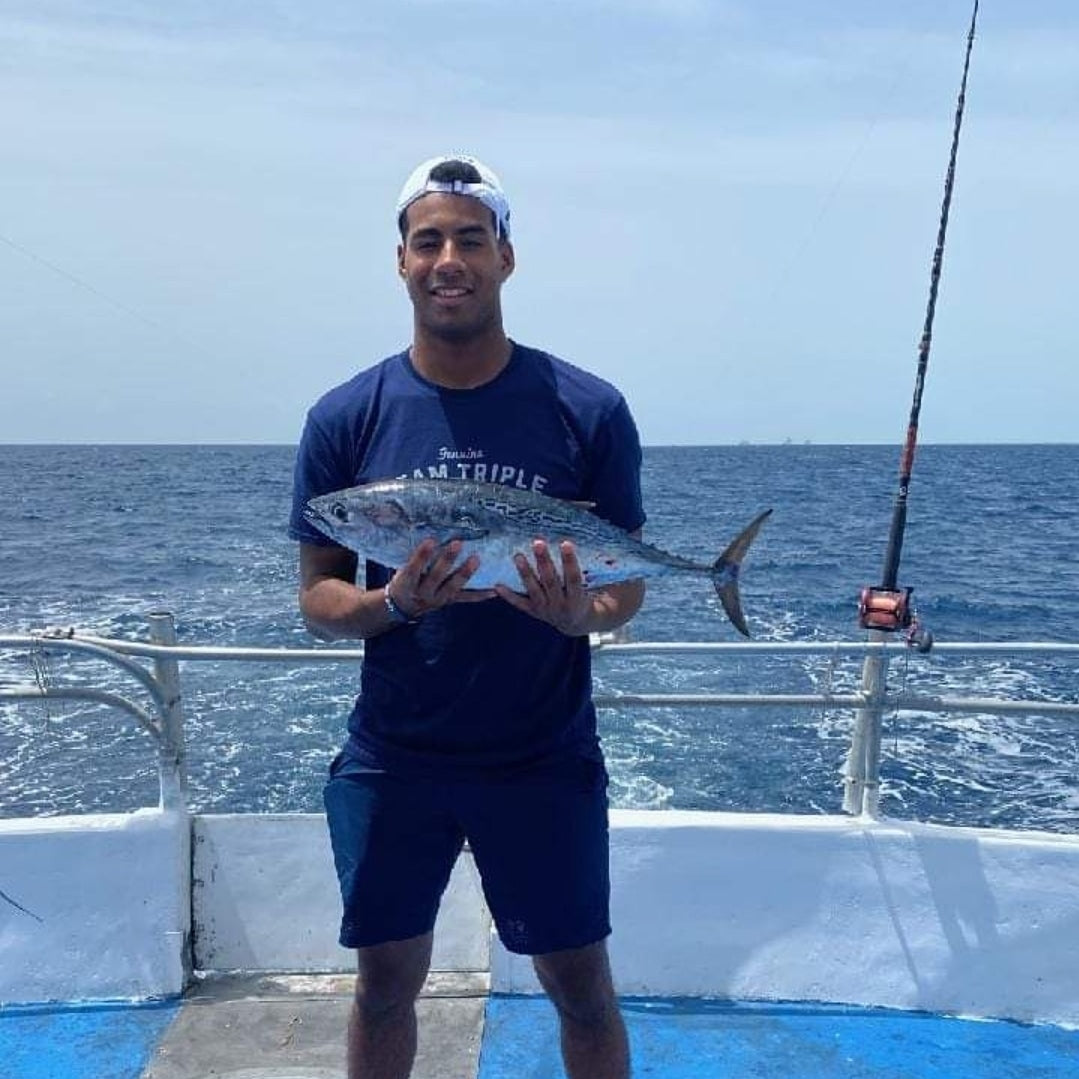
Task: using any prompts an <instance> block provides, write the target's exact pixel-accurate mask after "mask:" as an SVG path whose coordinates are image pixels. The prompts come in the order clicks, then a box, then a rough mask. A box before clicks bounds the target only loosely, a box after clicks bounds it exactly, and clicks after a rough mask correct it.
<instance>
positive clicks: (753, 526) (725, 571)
mask: <svg viewBox="0 0 1079 1079" xmlns="http://www.w3.org/2000/svg"><path fill="white" fill-rule="evenodd" d="M771 513H772V511H771V510H765V511H764V513H762V514H760V515H759V516H757V517H755V518H754V519H753V520H752V521H750V523H749V524H748V525H747V526H746V527H745V528H744V529H743V530H742V531H741V532H740V533H739V534H738V536H737V537H736V538H735V539H734V540H733V541H732V542H731V544H730V546H729V547H728V548H727V549H726V550H725V551H724V552H723V553H722V554H721V555H720V556H719V558H717V559H716V560H715V562H714V563H713V564H712V584H713V586H714V587H715V590H716V595H717V596H719V602H720V603H722V604H723V610H724V611H726V612H727V617H728V618H729V619H730V620H731V623H732V624H733V625H734V628H735V629H736V630H738V632H739V633H741V634H742V636H744V637H748V636H749V629H748V627H747V626H746V616H745V615H744V614H743V613H742V597H741V596H740V595H739V593H738V574H739V571H740V570H741V568H742V559H743V558H745V556H746V552H747V551H748V550H749V547H750V544H751V543H752V542H753V541H754V540H755V539H756V538H757V533H758V532H759V531H760V530H761V525H763V524H764V522H765V521H766V520H767V519H768V518H769V516H771Z"/></svg>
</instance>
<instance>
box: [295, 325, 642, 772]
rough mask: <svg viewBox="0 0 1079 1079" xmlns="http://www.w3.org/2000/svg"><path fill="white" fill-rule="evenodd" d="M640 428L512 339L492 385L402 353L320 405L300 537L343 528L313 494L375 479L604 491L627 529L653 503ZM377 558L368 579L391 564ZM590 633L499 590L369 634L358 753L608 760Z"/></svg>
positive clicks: (573, 495)
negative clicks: (435, 374) (600, 732)
mask: <svg viewBox="0 0 1079 1079" xmlns="http://www.w3.org/2000/svg"><path fill="white" fill-rule="evenodd" d="M640 467H641V449H640V441H639V438H638V435H637V429H636V426H635V425H634V422H633V419H632V417H631V415H630V412H629V409H628V407H627V406H626V403H625V401H624V399H623V398H622V396H621V395H620V394H619V392H618V391H617V390H616V389H615V388H614V387H612V386H611V385H610V384H608V383H606V382H604V381H603V380H602V379H599V378H597V377H596V376H595V375H591V374H589V373H587V372H586V371H582V370H581V369H579V368H577V367H574V366H573V365H571V364H569V363H566V362H565V361H564V360H560V359H558V358H557V357H554V356H550V355H548V354H547V353H544V352H539V351H537V350H535V349H530V348H525V347H524V346H522V345H517V344H515V345H514V346H513V351H512V354H511V356H510V360H509V363H508V364H507V365H506V367H505V368H504V369H503V370H502V371H501V372H500V373H499V374H498V376H496V377H495V378H494V379H493V380H492V381H491V382H488V383H486V384H485V385H483V386H480V387H478V388H475V389H469V390H454V389H447V388H445V387H442V386H437V385H435V384H433V383H431V382H429V381H427V380H426V379H424V378H423V377H421V376H420V375H419V374H418V373H417V372H416V370H415V368H414V367H413V366H412V363H411V361H410V359H409V356H408V353H407V352H403V353H399V354H398V355H395V356H391V357H389V358H388V359H386V360H383V361H382V362H381V363H380V364H378V365H376V366H375V367H372V368H370V369H368V370H366V371H362V372H361V373H360V374H358V375H356V376H355V377H354V378H352V379H350V380H349V381H348V382H346V383H344V384H343V385H341V386H338V387H336V388H335V389H333V390H331V391H330V392H329V393H327V394H326V395H325V396H324V397H322V398H321V399H320V400H319V401H318V402H317V403H316V404H315V405H314V407H313V408H312V409H311V410H310V412H309V413H308V416H307V423H306V425H305V427H304V432H303V438H302V441H301V443H300V447H299V452H298V456H297V460H296V475H295V486H294V491H293V507H292V516H291V519H290V524H289V534H290V535H291V536H292V538H293V539H296V540H300V541H301V542H303V543H311V544H318V545H320V546H332V545H333V541H332V540H330V539H328V538H327V537H326V536H324V535H323V534H322V533H321V532H319V531H318V530H317V529H315V528H314V527H313V526H311V525H310V524H309V523H308V522H307V521H306V520H305V519H304V517H303V507H304V505H305V504H306V502H307V500H308V499H310V498H313V497H315V496H316V495H321V494H326V493H328V492H329V491H335V490H340V489H342V488H345V487H353V486H356V485H357V484H361V483H370V482H373V481H374V480H381V479H389V478H409V477H422V478H429V477H439V478H446V479H469V480H478V481H486V482H495V483H504V484H508V485H510V486H517V487H522V488H525V489H531V490H536V491H541V492H542V493H543V494H547V495H551V496H553V497H555V498H566V499H575V500H582V501H588V502H593V503H595V511H594V512H595V513H597V514H598V515H599V516H600V517H603V518H604V519H606V520H608V521H611V522H612V523H614V524H616V525H618V526H619V527H621V528H624V529H626V530H627V531H632V530H634V529H637V528H640V527H641V525H642V524H643V523H644V520H645V514H644V510H643V508H642V504H641V489H640ZM390 572H391V571H389V570H387V569H386V568H385V567H383V566H380V565H378V564H376V563H374V562H367V563H366V568H365V570H364V576H365V582H364V583H365V586H366V587H367V588H378V587H381V586H382V585H383V584H385V583H386V581H387V580H388V579H389V577H390ZM591 679H592V675H591V656H590V651H589V644H588V639H587V637H567V636H565V635H564V634H562V633H560V632H559V631H558V630H556V629H554V628H553V627H551V626H548V625H547V624H546V623H543V622H540V621H538V620H537V619H534V618H532V617H530V616H528V615H525V614H522V613H521V612H519V611H517V610H515V609H514V608H513V607H511V606H510V605H509V604H508V603H505V602H504V601H502V600H500V599H497V598H495V599H492V600H490V601H488V602H484V603H472V604H467V603H466V604H453V605H450V606H448V607H444V608H441V609H440V610H437V611H433V612H431V613H430V614H428V615H426V616H425V617H424V618H423V619H422V620H421V621H420V622H419V623H417V624H416V625H411V626H402V627H400V628H397V629H393V630H390V631H388V632H386V633H383V634H380V635H379V636H377V637H372V638H371V639H370V640H368V641H367V642H366V645H365V653H364V663H363V672H362V676H361V682H360V695H359V697H358V699H357V701H356V705H355V707H354V708H353V711H352V715H351V716H350V718H349V732H350V738H349V744H348V747H347V748H348V751H349V752H350V753H351V754H352V755H354V756H356V757H358V758H359V760H360V761H361V762H363V763H364V764H365V765H367V766H369V767H372V768H380V769H382V768H384V769H387V770H391V771H395V772H400V773H403V774H440V775H444V776H447V777H451V776H467V775H475V774H484V773H500V772H505V771H507V770H512V769H513V768H515V767H518V766H522V765H530V764H536V763H541V762H545V761H556V760H559V759H565V758H567V757H569V756H572V755H584V756H590V757H598V755H599V743H598V739H597V736H596V716H595V710H594V708H593V706H592V699H591Z"/></svg>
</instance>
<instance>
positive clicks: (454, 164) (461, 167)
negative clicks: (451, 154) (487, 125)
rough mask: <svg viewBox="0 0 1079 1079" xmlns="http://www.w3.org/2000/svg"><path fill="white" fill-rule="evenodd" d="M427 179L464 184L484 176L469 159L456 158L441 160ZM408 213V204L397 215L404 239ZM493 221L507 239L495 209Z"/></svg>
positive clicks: (497, 231)
mask: <svg viewBox="0 0 1079 1079" xmlns="http://www.w3.org/2000/svg"><path fill="white" fill-rule="evenodd" d="M427 179H428V180H435V181H436V182H437V183H440V184H452V183H453V182H454V181H455V180H456V181H460V182H461V183H463V184H482V183H483V177H482V176H481V175H480V172H479V169H477V168H476V166H475V165H470V164H469V163H468V162H467V161H458V160H457V159H456V158H454V159H452V160H450V161H440V162H439V163H438V164H437V165H435V167H434V168H433V169H431V171H430V172H429V173H428V174H427ZM407 213H408V207H407V206H406V207H405V208H404V209H403V210H402V211H401V212H400V214H398V215H397V231H398V232H400V233H401V239H402V240H403V239H404V238H405V234H406V231H407V230H406V227H405V215H406V214H407ZM491 221H492V223H493V224H494V227H495V235H496V236H497V237H498V238H499V239H500V240H503V239H505V236H504V235H503V232H502V222H501V221H499V220H498V215H497V214H496V213H495V212H494V211H493V210H492V211H491Z"/></svg>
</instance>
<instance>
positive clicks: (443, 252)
mask: <svg viewBox="0 0 1079 1079" xmlns="http://www.w3.org/2000/svg"><path fill="white" fill-rule="evenodd" d="M435 265H436V266H437V267H439V268H440V269H441V268H444V267H447V266H448V267H451V268H453V267H457V266H461V265H463V259H462V258H461V250H460V248H459V247H458V246H457V244H456V243H454V241H453V240H452V239H447V240H446V241H445V242H444V243H443V244H442V247H441V248H439V252H438V258H437V259H435Z"/></svg>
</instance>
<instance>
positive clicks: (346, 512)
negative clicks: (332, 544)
mask: <svg viewBox="0 0 1079 1079" xmlns="http://www.w3.org/2000/svg"><path fill="white" fill-rule="evenodd" d="M388 487H389V485H387V484H367V485H365V486H362V487H350V488H348V489H346V490H342V491H331V492H330V493H329V494H325V495H319V496H318V497H317V498H312V499H310V500H309V501H308V503H307V506H306V507H305V509H304V517H305V518H306V519H307V520H308V522H310V523H311V524H312V525H314V526H315V528H317V529H318V530H319V531H320V532H322V533H324V534H325V535H327V536H329V537H330V539H332V540H334V541H336V542H337V543H340V544H341V546H342V547H348V548H349V549H350V550H353V551H362V552H364V553H365V554H366V555H367V556H368V557H371V558H374V559H375V560H376V561H379V562H383V563H384V564H386V565H398V564H400V562H403V561H404V560H405V559H406V558H407V557H408V555H409V553H410V552H411V551H412V549H413V548H414V547H415V546H416V544H418V543H419V541H420V538H422V537H421V536H420V535H419V534H418V528H417V525H418V522H417V521H416V519H415V515H414V512H413V511H412V508H411V507H410V505H409V501H408V499H407V498H404V497H401V496H400V494H398V493H397V492H395V491H394V490H393V489H392V488H390V489H387V488H388Z"/></svg>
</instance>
